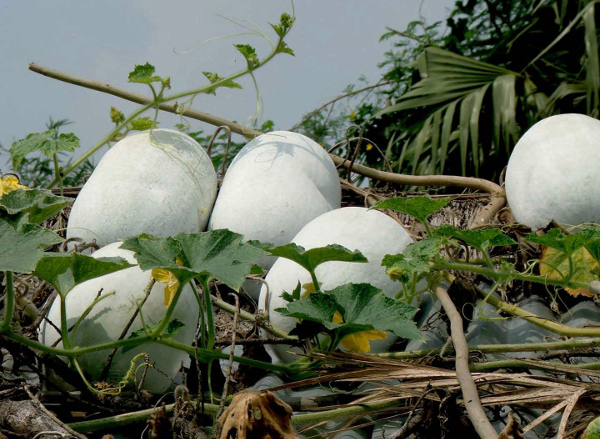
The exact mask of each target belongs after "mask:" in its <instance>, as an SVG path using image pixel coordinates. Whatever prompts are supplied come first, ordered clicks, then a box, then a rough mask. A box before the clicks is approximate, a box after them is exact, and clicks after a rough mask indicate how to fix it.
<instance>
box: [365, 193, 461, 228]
mask: <svg viewBox="0 0 600 439" xmlns="http://www.w3.org/2000/svg"><path fill="white" fill-rule="evenodd" d="M450 200H451V198H450V197H445V198H438V199H432V198H429V197H410V198H405V197H395V198H388V199H386V200H381V201H378V202H377V203H375V204H374V205H373V206H372V207H371V209H390V210H393V211H396V212H400V213H404V214H406V215H410V216H412V217H413V218H416V219H418V220H419V221H421V222H422V223H426V222H427V218H429V216H430V215H431V214H432V213H434V212H437V211H438V210H440V209H441V208H442V207H444V206H446V205H447V204H448V203H450Z"/></svg>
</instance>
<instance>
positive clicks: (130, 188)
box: [67, 129, 217, 246]
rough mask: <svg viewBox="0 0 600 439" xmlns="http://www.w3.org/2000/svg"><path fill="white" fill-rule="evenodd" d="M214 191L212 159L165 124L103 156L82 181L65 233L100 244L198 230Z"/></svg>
mask: <svg viewBox="0 0 600 439" xmlns="http://www.w3.org/2000/svg"><path fill="white" fill-rule="evenodd" d="M216 194H217V175H216V172H215V170H214V167H213V165H212V162H211V160H210V158H209V157H208V155H207V154H206V152H205V151H204V149H203V148H202V147H201V146H200V145H199V144H198V143H197V142H196V141H195V140H194V139H192V138H191V137H190V136H188V135H186V134H183V133H180V132H178V131H175V130H168V129H155V130H153V131H152V135H150V132H149V131H145V132H141V133H137V134H133V135H130V136H128V137H126V138H124V139H123V140H121V141H119V142H118V143H117V144H116V145H114V146H113V147H112V148H111V149H110V150H109V151H108V152H107V153H106V154H105V155H104V157H102V160H100V163H98V166H97V167H96V169H95V170H94V172H93V173H92V176H91V177H90V179H89V180H88V181H87V183H86V184H85V185H84V186H83V188H82V190H81V192H80V194H79V196H78V197H77V199H76V200H75V203H74V204H73V208H72V210H71V214H70V217H69V223H68V226H67V238H73V237H78V238H82V239H83V240H85V241H88V242H89V241H91V240H92V239H95V240H96V242H97V243H98V244H99V245H100V246H104V245H106V244H110V243H112V242H116V241H118V240H120V239H125V238H128V237H130V236H137V235H139V234H141V233H148V234H150V235H154V236H158V237H162V238H165V237H167V236H173V235H176V234H177V233H179V232H186V233H197V232H201V231H203V230H205V228H206V225H207V223H208V219H209V217H210V212H211V209H212V206H213V204H214V201H215V198H216Z"/></svg>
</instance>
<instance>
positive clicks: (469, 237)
mask: <svg viewBox="0 0 600 439" xmlns="http://www.w3.org/2000/svg"><path fill="white" fill-rule="evenodd" d="M433 234H434V235H435V236H448V237H452V238H455V239H459V240H461V241H463V242H464V243H465V244H467V245H470V246H471V247H474V248H476V249H478V250H481V251H483V250H484V249H486V248H487V247H497V246H502V245H515V244H516V242H515V241H514V240H512V239H511V238H509V237H508V236H506V235H505V234H504V233H502V231H501V230H500V229H497V228H494V227H488V228H485V229H475V230H462V229H459V228H457V227H454V226H451V225H449V224H444V225H443V226H440V227H438V228H437V229H435V230H434V231H433Z"/></svg>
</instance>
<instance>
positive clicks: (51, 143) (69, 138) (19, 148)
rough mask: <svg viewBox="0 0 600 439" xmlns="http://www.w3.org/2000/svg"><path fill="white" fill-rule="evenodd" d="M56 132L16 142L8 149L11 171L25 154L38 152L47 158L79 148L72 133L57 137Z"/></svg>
mask: <svg viewBox="0 0 600 439" xmlns="http://www.w3.org/2000/svg"><path fill="white" fill-rule="evenodd" d="M57 133H58V132H57V131H56V130H49V131H45V132H43V133H31V134H29V135H28V136H27V137H26V138H25V139H21V140H17V141H16V142H15V143H13V144H12V146H11V148H10V151H9V152H10V155H11V156H12V163H13V169H15V170H16V169H18V168H19V165H20V164H21V162H22V161H23V158H25V156H26V155H27V154H30V153H32V152H36V151H40V152H42V153H44V155H46V157H48V158H52V157H54V154H56V153H58V152H61V151H69V152H73V151H75V148H77V147H79V139H78V138H77V136H76V135H75V134H73V133H66V134H64V133H63V134H61V135H60V136H58V137H57Z"/></svg>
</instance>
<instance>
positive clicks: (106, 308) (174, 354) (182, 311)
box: [41, 242, 198, 393]
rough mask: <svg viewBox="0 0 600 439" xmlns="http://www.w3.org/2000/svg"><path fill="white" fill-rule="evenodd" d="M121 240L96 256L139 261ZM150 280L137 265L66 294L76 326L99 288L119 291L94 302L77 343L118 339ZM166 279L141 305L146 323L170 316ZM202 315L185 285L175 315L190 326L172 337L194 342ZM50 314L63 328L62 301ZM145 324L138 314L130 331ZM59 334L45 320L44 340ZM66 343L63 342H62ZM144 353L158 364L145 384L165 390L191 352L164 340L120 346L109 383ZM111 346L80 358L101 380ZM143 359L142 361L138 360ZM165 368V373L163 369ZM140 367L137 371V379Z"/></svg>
mask: <svg viewBox="0 0 600 439" xmlns="http://www.w3.org/2000/svg"><path fill="white" fill-rule="evenodd" d="M120 245H121V243H120V242H115V243H113V244H109V245H107V246H105V247H103V248H101V249H100V250H98V251H96V252H95V253H94V254H93V255H92V256H93V257H94V258H99V257H115V256H117V257H122V258H124V259H126V260H127V261H128V262H129V263H132V264H135V263H136V261H135V258H134V256H133V252H131V251H129V250H125V249H121V248H119V246H120ZM149 280H150V271H145V272H144V271H142V270H141V269H140V268H139V267H138V266H135V267H131V268H127V269H125V270H121V271H117V272H115V273H111V274H107V275H105V276H101V277H98V278H95V279H91V280H89V281H87V282H84V283H82V284H80V285H77V286H76V287H75V288H73V289H72V290H71V291H70V292H69V293H68V294H67V300H66V304H67V306H66V308H67V318H68V319H67V324H68V326H69V327H72V326H73V325H74V324H75V322H76V321H77V320H78V319H79V316H81V315H82V314H83V312H84V311H85V310H86V309H87V308H88V307H89V306H90V304H91V303H92V302H93V301H94V300H95V299H96V297H97V295H98V292H99V291H100V290H102V291H103V293H104V294H106V293H109V292H112V291H114V292H115V294H114V295H113V296H110V297H107V298H105V299H103V300H101V301H100V302H99V303H98V304H96V305H95V306H94V308H93V309H92V311H91V312H90V313H89V314H88V315H87V316H86V317H85V319H84V320H83V321H82V322H81V324H80V325H79V328H78V329H77V332H76V336H75V340H74V342H73V346H81V347H84V346H93V345H98V344H101V343H107V342H111V341H116V340H118V339H119V337H120V335H121V332H122V331H123V329H124V328H125V326H126V324H127V322H128V321H129V319H130V318H131V316H132V315H133V313H134V311H135V309H136V307H137V305H136V304H137V302H138V301H139V300H141V299H142V298H143V297H144V289H145V288H146V285H147V284H148V281H149ZM164 287H165V284H162V283H158V282H157V283H155V284H154V286H153V288H152V290H151V292H150V295H149V297H148V299H147V300H146V302H145V303H144V306H143V307H142V314H143V317H144V322H145V323H146V324H147V325H151V324H153V323H156V322H159V321H160V320H161V319H162V317H163V316H164V315H165V311H166V308H165V305H164ZM197 318H198V303H197V301H196V298H195V297H194V293H193V291H192V290H191V288H190V287H189V286H188V285H186V286H185V287H184V290H183V292H182V293H181V297H180V299H179V302H178V303H177V306H176V308H175V311H174V313H173V316H172V319H177V320H179V321H180V322H182V323H183V324H184V325H185V326H184V327H183V328H181V329H180V330H179V332H178V333H177V334H175V336H174V337H173V339H174V340H177V341H179V342H181V343H185V344H188V345H191V343H192V342H193V340H194V336H195V332H196V322H197ZM48 319H49V320H50V321H52V322H53V323H54V324H55V325H56V326H57V327H60V302H59V300H58V299H56V300H55V301H54V303H53V304H52V307H51V308H50V311H49V313H48ZM141 327H142V324H141V320H140V316H139V315H138V316H137V317H136V319H135V321H134V323H133V325H132V326H131V328H130V330H129V332H128V334H127V336H126V337H125V338H127V337H128V336H129V334H130V333H131V332H133V331H136V330H138V329H140V328H141ZM58 338H59V333H58V332H57V331H56V330H55V329H54V327H53V326H52V325H50V324H47V323H44V324H43V325H42V329H41V341H42V343H44V344H46V345H48V346H50V345H52V344H53V343H54V342H55V341H56V340H57V339H58ZM60 346H62V344H59V347H60ZM141 352H145V353H147V354H148V355H149V359H150V363H154V364H155V365H156V369H153V368H149V369H148V372H147V376H146V379H145V381H144V388H145V389H147V390H149V391H150V392H153V393H163V392H165V391H166V390H167V389H168V388H169V386H170V385H171V384H172V379H173V378H174V377H175V376H176V375H177V373H178V371H179V369H180V367H181V363H182V362H183V361H184V360H185V359H186V358H187V354H186V353H185V352H182V351H178V350H175V349H173V348H170V347H167V346H163V345H160V344H155V343H152V344H145V345H141V346H138V347H136V348H135V349H132V350H130V351H127V352H126V353H124V354H123V353H121V349H119V350H118V351H117V354H116V355H115V357H114V358H113V361H112V365H111V369H110V373H109V378H108V381H110V382H119V381H120V380H121V379H123V377H124V375H125V374H126V373H127V370H128V369H129V367H130V361H131V359H132V358H133V357H134V356H136V355H137V354H139V353H141ZM109 353H110V350H103V351H97V352H92V353H89V354H85V355H83V356H81V357H79V363H80V365H81V367H82V369H83V370H84V372H86V373H87V374H89V375H90V377H91V379H92V380H99V379H100V375H101V373H102V370H103V368H104V365H105V363H106V359H107V357H108V354H109ZM138 364H139V363H138ZM159 371H160V372H159ZM140 375H141V372H139V373H138V379H139V378H140Z"/></svg>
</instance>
